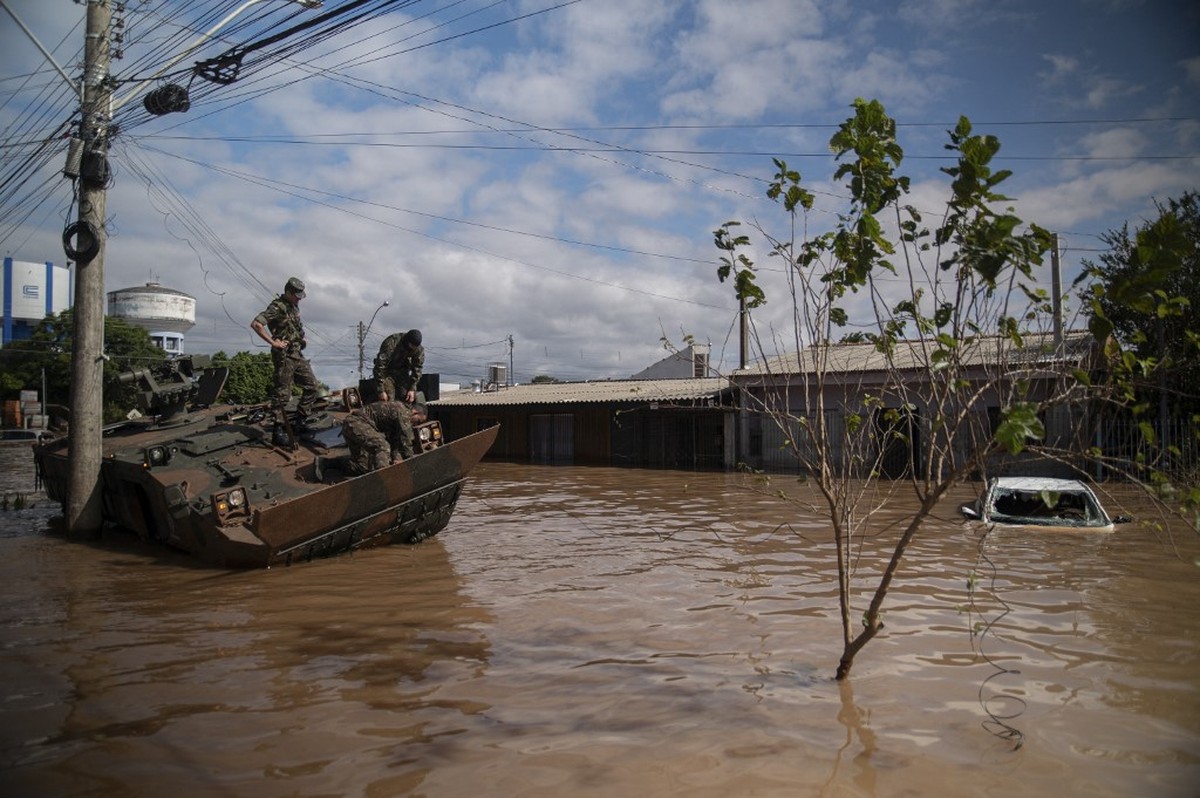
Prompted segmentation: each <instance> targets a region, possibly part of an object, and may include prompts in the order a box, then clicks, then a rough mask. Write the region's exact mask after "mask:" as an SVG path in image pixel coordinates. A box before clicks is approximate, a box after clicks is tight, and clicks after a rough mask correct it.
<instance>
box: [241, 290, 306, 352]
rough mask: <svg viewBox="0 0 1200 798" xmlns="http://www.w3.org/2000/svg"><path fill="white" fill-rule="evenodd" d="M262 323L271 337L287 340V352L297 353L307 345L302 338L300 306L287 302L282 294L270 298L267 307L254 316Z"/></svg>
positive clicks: (302, 324)
mask: <svg viewBox="0 0 1200 798" xmlns="http://www.w3.org/2000/svg"><path fill="white" fill-rule="evenodd" d="M254 320H255V321H257V322H260V323H261V324H263V325H264V326H265V327H266V328H267V329H268V330H269V331H270V332H271V337H272V338H280V339H283V340H286V341H287V342H288V348H287V354H289V355H298V354H300V350H302V349H304V347H305V346H307V345H308V342H307V341H305V340H304V323H303V322H301V321H300V308H298V307H296V306H295V305H293V304H292V303H291V302H288V301H287V299H285V298H284V296H283V295H282V294H280V295H279V296H277V297H275V298H274V299H272V300H271V304H269V305H267V309H266V310H264V311H263V312H262V313H259V314H258V315H257V316H255V317H254Z"/></svg>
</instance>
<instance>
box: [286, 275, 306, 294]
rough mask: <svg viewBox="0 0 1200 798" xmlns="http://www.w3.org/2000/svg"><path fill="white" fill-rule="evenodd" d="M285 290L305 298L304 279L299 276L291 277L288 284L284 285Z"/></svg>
mask: <svg viewBox="0 0 1200 798" xmlns="http://www.w3.org/2000/svg"><path fill="white" fill-rule="evenodd" d="M283 290H284V291H286V292H288V293H289V294H295V295H296V296H298V297H300V298H301V299H304V281H303V280H301V279H300V278H299V277H289V278H288V281H287V285H285V286H284V287H283Z"/></svg>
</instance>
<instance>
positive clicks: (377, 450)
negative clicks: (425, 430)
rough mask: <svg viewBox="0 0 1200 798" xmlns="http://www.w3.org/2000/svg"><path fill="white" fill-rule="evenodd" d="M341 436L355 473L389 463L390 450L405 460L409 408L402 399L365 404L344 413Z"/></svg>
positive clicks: (410, 432) (409, 441)
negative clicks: (348, 451)
mask: <svg viewBox="0 0 1200 798" xmlns="http://www.w3.org/2000/svg"><path fill="white" fill-rule="evenodd" d="M342 437H343V438H344V439H345V441H346V446H347V447H349V449H350V466H349V470H350V473H351V474H354V475H355V476H357V475H359V474H366V473H368V472H370V471H374V470H375V469H377V468H383V467H385V466H388V465H391V464H392V462H393V460H392V452H396V453H397V454H398V455H399V456H400V458H401V459H405V460H407V459H408V458H409V457H412V456H413V427H412V410H410V409H409V407H408V406H407V405H405V404H404V403H403V402H376V403H374V404H370V405H367V406H366V407H363V408H360V409H358V410H355V411H354V412H353V413H351V414H350V415H348V416H346V420H345V421H343V422H342Z"/></svg>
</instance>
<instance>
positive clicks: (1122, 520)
mask: <svg viewBox="0 0 1200 798" xmlns="http://www.w3.org/2000/svg"><path fill="white" fill-rule="evenodd" d="M1132 520H1133V516H1130V515H1118V516H1117V517H1116V518H1114V519H1113V523H1114V524H1128V523H1129V522H1130V521H1132Z"/></svg>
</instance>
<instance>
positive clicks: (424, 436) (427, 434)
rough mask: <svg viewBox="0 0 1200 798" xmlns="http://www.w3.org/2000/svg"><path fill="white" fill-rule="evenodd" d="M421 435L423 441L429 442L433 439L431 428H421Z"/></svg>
mask: <svg viewBox="0 0 1200 798" xmlns="http://www.w3.org/2000/svg"><path fill="white" fill-rule="evenodd" d="M420 434H421V440H423V441H427V440H429V439H430V438H431V437H433V434H432V433H431V432H430V431H429V427H421V433H420Z"/></svg>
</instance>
